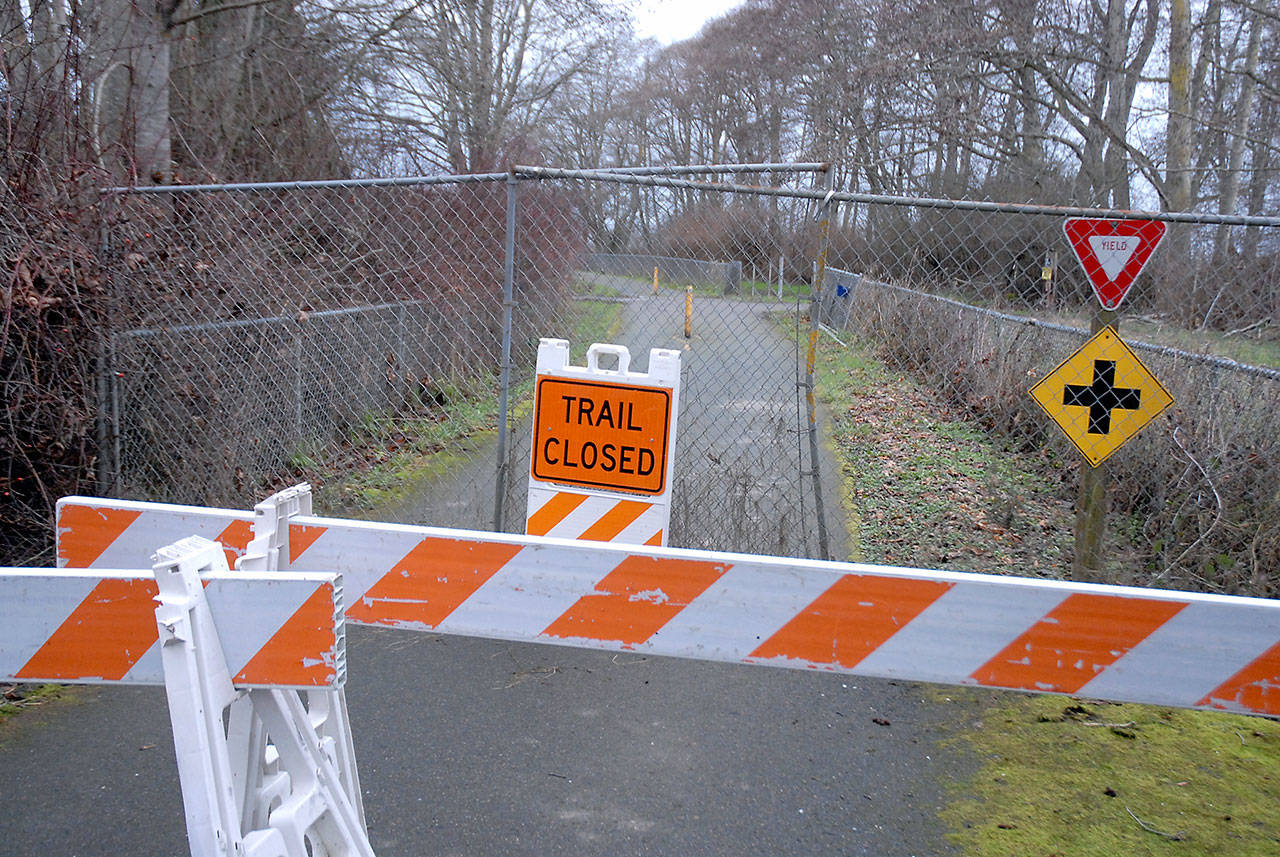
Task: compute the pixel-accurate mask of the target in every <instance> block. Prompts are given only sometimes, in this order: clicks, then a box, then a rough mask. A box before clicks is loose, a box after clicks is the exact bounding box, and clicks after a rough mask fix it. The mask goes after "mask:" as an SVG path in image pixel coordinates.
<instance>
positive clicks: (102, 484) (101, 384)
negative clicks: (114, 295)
mask: <svg viewBox="0 0 1280 857" xmlns="http://www.w3.org/2000/svg"><path fill="white" fill-rule="evenodd" d="M103 202H104V204H105V200H104V201H103ZM99 216H100V217H101V218H102V221H101V222H100V223H99V224H98V266H99V267H100V268H102V269H104V270H105V269H106V267H107V255H108V252H109V250H110V245H109V243H108V242H109V241H110V238H109V237H108V235H109V234H108V232H107V224H106V212H105V211H103V210H102V207H99ZM108 282H109V280H108ZM104 315H105V316H106V318H105V321H104V324H103V325H102V326H101V328H100V329H99V331H98V341H97V353H96V357H97V364H98V365H97V378H96V383H95V390H94V394H95V397H96V399H97V413H96V414H95V415H94V424H95V425H94V429H95V441H96V443H97V445H98V458H97V461H96V462H95V465H96V467H95V472H94V477H95V479H96V481H97V486H96V487H97V491H98V494H106V493H108V488H107V484H108V482H109V481H111V482H114V475H115V474H116V473H118V472H119V469H120V464H119V459H118V458H116V460H115V461H112V460H111V459H112V458H115V456H113V455H112V454H110V452H109V450H110V449H111V422H112V410H113V409H112V405H113V401H112V396H111V361H110V359H109V354H110V350H109V348H108V346H107V342H108V340H109V339H110V337H111V321H112V319H111V311H110V306H108V308H107V312H106V313H105V314H104ZM113 487H114V486H113Z"/></svg>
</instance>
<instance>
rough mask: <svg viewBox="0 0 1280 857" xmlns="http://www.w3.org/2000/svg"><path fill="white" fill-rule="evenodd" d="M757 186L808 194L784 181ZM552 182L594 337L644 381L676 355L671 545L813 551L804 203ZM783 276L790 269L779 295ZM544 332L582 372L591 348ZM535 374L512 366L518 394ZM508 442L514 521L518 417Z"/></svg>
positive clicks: (520, 437)
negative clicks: (576, 244)
mask: <svg viewBox="0 0 1280 857" xmlns="http://www.w3.org/2000/svg"><path fill="white" fill-rule="evenodd" d="M761 180H762V181H764V182H766V183H770V182H771V183H774V184H775V185H783V184H784V183H789V184H790V186H791V187H797V185H798V184H799V185H800V186H803V187H805V188H811V187H812V183H813V179H812V178H811V177H808V176H805V175H803V174H802V175H800V176H797V175H796V174H795V173H790V172H788V171H786V170H783V169H779V170H778V171H776V172H770V173H766V174H765V175H764V176H763V177H762V179H761ZM548 185H550V186H552V187H555V188H556V189H557V191H558V192H559V193H563V194H564V195H566V196H567V197H568V198H570V199H572V200H573V202H574V207H575V209H576V210H577V211H578V212H579V214H580V217H581V218H582V225H583V233H582V234H583V236H584V246H585V249H586V252H585V254H584V255H583V257H582V259H581V262H580V264H579V266H578V269H577V270H576V271H575V274H574V283H573V302H574V306H575V307H578V308H580V312H585V313H587V314H589V315H591V316H592V317H595V318H599V319H600V320H601V326H599V327H597V328H594V331H595V332H594V333H593V334H592V336H593V337H595V338H597V339H603V340H605V341H609V342H613V343H616V344H621V345H625V346H626V347H627V348H628V350H629V351H630V354H631V361H632V363H631V367H632V369H633V371H647V370H648V358H649V350H650V349H651V348H671V349H677V350H680V351H681V353H682V358H681V376H682V388H681V394H680V413H679V420H678V431H677V439H676V460H675V467H674V470H673V477H674V485H673V493H672V511H671V528H670V534H669V543H670V544H672V545H675V546H680V547H691V548H704V549H710V548H715V549H721V550H737V551H743V552H749V553H763V554H775V555H794V556H814V555H817V552H818V551H819V539H818V519H817V517H816V515H815V510H814V504H813V499H812V488H811V485H809V484H808V483H807V482H806V478H805V473H806V472H807V471H808V468H809V463H808V451H807V431H808V429H807V426H808V420H807V415H806V412H805V410H804V408H803V407H802V405H801V401H800V399H799V398H798V396H797V392H798V387H797V382H798V381H799V380H800V372H801V368H800V367H801V364H802V362H803V357H804V355H803V354H802V353H801V352H800V351H799V348H798V343H799V338H798V337H797V324H800V323H804V324H807V322H805V321H804V319H802V317H801V316H802V314H803V312H807V295H808V287H807V285H803V286H802V285H800V284H801V283H803V282H804V281H806V280H808V279H809V278H810V274H811V271H812V266H813V260H814V258H815V253H816V250H817V248H816V244H815V240H816V235H817V228H816V224H815V223H814V221H813V214H814V210H815V206H814V204H813V202H812V201H811V200H808V199H803V198H797V197H792V198H770V199H764V198H760V197H755V196H749V195H746V196H744V195H734V194H731V193H725V192H722V191H718V190H714V189H705V188H704V189H689V188H669V187H662V186H649V187H642V186H635V185H627V184H622V183H618V182H612V181H608V180H607V179H606V180H603V181H598V180H597V181H593V180H576V179H544V180H542V181H541V182H538V186H541V187H546V186H548ZM527 186H528V185H524V187H527ZM522 222H525V223H531V224H532V225H531V226H530V227H529V228H530V229H531V230H532V231H533V232H534V234H533V236H532V237H531V238H530V242H531V243H532V244H533V245H535V246H536V245H537V244H539V243H540V242H541V241H542V240H544V239H545V238H547V237H548V236H546V234H545V233H544V232H542V231H541V229H540V227H539V226H538V225H537V224H536V221H530V219H529V218H527V217H522ZM779 260H782V261H781V262H780V261H779ZM780 265H781V267H782V268H783V269H784V270H785V269H786V268H787V267H788V266H789V269H790V272H791V273H790V275H789V277H790V278H789V279H786V278H784V280H785V282H786V285H784V286H783V287H782V290H781V293H779V278H778V272H779V266H780ZM686 313H688V314H686ZM522 314H523V313H520V314H518V315H517V317H520V315H522ZM686 324H687V327H686ZM542 329H543V330H544V332H545V335H548V336H556V337H559V338H564V339H568V340H570V343H571V344H572V345H573V346H574V350H575V352H576V356H575V359H576V362H578V363H581V362H582V357H581V354H582V353H583V352H584V351H585V348H586V346H587V345H589V344H590V338H591V337H588V338H584V337H582V336H581V335H580V334H579V335H575V331H574V329H573V317H571V316H564V315H560V316H549V317H546V319H545V321H544V326H543V328H542ZM532 372H533V366H532V362H531V361H530V362H526V363H524V364H523V365H522V364H520V363H517V364H516V366H515V367H514V368H513V380H514V382H515V385H516V386H517V387H518V388H521V389H525V388H528V387H529V386H531V383H532ZM511 437H512V443H511V444H510V447H509V449H510V455H511V459H510V460H511V472H512V474H514V475H515V476H516V477H517V478H515V479H513V480H511V482H510V483H509V485H508V488H509V494H508V499H507V508H508V509H510V510H511V519H514V520H515V521H517V522H522V521H523V516H524V514H525V492H526V490H527V478H526V477H527V471H528V467H529V464H528V462H529V456H530V449H529V442H530V430H529V420H528V418H527V417H526V416H519V417H514V418H513V421H512V425H511ZM826 466H827V467H831V466H833V464H832V462H831V461H827V462H826ZM511 522H512V521H511V520H508V523H509V524H510V523H511Z"/></svg>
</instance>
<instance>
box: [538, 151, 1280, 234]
mask: <svg viewBox="0 0 1280 857" xmlns="http://www.w3.org/2000/svg"><path fill="white" fill-rule="evenodd" d="M515 172H516V174H517V175H519V176H522V177H524V178H531V179H593V180H596V181H605V182H617V183H620V184H638V185H647V186H650V187H672V188H687V189H690V190H709V191H718V192H720V193H744V194H756V195H758V196H779V197H787V198H791V199H811V200H815V201H818V202H823V203H826V202H854V203H858V202H861V203H872V204H878V205H902V206H909V207H912V208H937V209H950V210H955V211H981V212H992V213H1003V214H1032V215H1042V216H1046V217H1100V218H1110V219H1120V218H1140V219H1144V220H1162V221H1165V222H1168V223H1193V224H1201V225H1221V226H1265V227H1280V217H1262V216H1247V215H1235V214H1201V213H1198V212H1193V211H1129V210H1124V209H1115V208H1080V207H1075V206H1061V205H1035V204H1031V203H1014V202H990V201H986V200H976V199H938V198H931V197H914V196H894V195H890V194H877V193H855V192H853V191H839V190H831V191H827V190H822V189H812V190H808V189H802V188H780V187H764V186H760V185H744V184H734V183H731V182H706V181H698V180H695V179H682V178H674V177H669V176H654V175H639V174H636V173H634V172H609V171H607V170H565V169H557V168H552V167H521V166H518V167H515Z"/></svg>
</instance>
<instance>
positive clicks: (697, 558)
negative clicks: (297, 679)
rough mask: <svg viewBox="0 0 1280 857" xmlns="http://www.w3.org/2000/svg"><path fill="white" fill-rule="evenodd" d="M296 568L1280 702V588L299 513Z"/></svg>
mask: <svg viewBox="0 0 1280 857" xmlns="http://www.w3.org/2000/svg"><path fill="white" fill-rule="evenodd" d="M251 520H252V516H251V515H250V514H248V513H245V512H237V511H231V510H223V509H202V508H195V507H181V506H168V505H162V504H153V503H137V502H128V501H119V500H102V499H92V498H68V499H65V500H63V501H61V502H60V503H59V504H58V550H59V557H60V558H63V559H65V560H67V561H69V562H70V561H75V562H78V563H81V564H85V565H97V564H103V565H113V564H114V565H118V564H126V565H127V564H129V563H128V562H127V560H128V558H130V557H134V558H136V557H137V556H139V555H141V554H142V553H144V552H145V551H147V550H149V548H148V547H147V546H148V545H153V544H155V543H157V541H159V542H163V541H164V540H165V539H166V538H169V537H170V536H171V535H172V534H178V533H182V534H185V533H191V532H195V533H199V534H201V535H205V536H206V537H209V538H215V539H225V540H227V541H228V542H230V544H231V545H232V547H233V548H234V547H236V542H235V539H233V538H228V536H229V535H230V536H234V537H238V538H241V540H240V542H239V545H244V544H247V542H248V534H249V530H250V522H251ZM288 520H289V526H288V527H287V529H288V549H287V550H286V551H284V553H287V554H288V556H289V558H290V560H291V564H292V565H291V567H292V568H294V569H308V568H314V569H326V570H332V571H337V572H340V573H341V574H342V575H343V581H344V587H345V593H346V600H347V604H348V605H349V606H348V609H347V619H348V620H349V621H351V622H356V623H362V624H370V625H382V626H390V627H399V628H406V629H413V630H430V631H438V632H442V633H453V634H464V635H470V636H482V637H491V638H498V639H505V640H516V641H530V642H543V643H557V644H563V645H574V646H584V647H589V648H598V649H620V650H629V651H637V652H648V653H653V654H662V655H674V656H680V657H689V658H700V659H709V660H722V661H732V662H743V663H752V664H765V665H770V666H782V667H793V668H804V669H822V670H833V671H839V672H849V673H854V674H862V675H872V676H882V677H888V678H897V679H904V680H914V681H927V682H941V683H949V684H960V685H976V686H984V687H992V688H1007V689H1014V690H1026V691H1035V692H1054V693H1070V694H1079V695H1084V696H1089V697H1095V698H1099V699H1108V700H1115V701H1130V702H1146V703H1158V704H1165V705H1175V706H1182V707H1188V708H1205V709H1222V710H1228V711H1236V712H1243V713H1252V714H1262V715H1269V716H1280V602H1277V601H1270V600H1264V599H1255V598H1238V597H1227V596H1217V595H1203V594H1196V593H1185V592H1173V591H1162V590H1149V589H1135V588H1128V587H1118V586H1099V585H1089V584H1077V583H1065V582H1060V581H1045V580H1037V579H1027V578H1016V577H997V576H991V575H977V574H963V573H958V572H944V571H927V570H919V569H906V568H892V567H882V566H872V565H864V564H855V563H833V562H820V561H815V560H799V559H787V558H775V557H761V556H747V555H740V554H730V553H718V552H711V551H691V550H681V549H676V548H662V547H645V546H624V545H614V544H606V543H599V542H583V541H577V542H575V541H568V540H563V539H552V538H539V537H534V536H518V535H505V534H494V533H480V532H468V531H461V530H446V529H438V528H431V527H417V526H406V525H396V524H382V523H374V522H365V521H348V520H341V519H335V518H321V517H314V516H311V515H306V514H296V515H294V516H292V517H290V518H289V519H288Z"/></svg>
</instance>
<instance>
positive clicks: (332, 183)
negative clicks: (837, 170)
mask: <svg viewBox="0 0 1280 857" xmlns="http://www.w3.org/2000/svg"><path fill="white" fill-rule="evenodd" d="M830 168H831V165H830V164H825V163H816V162H803V163H760V164H691V165H687V166H664V167H603V168H601V169H598V170H591V171H590V172H599V173H607V174H609V175H635V176H675V175H694V174H707V175H739V174H747V173H775V172H793V173H822V172H826V171H827V170H829V169H830ZM523 169H526V168H525V167H516V168H515V169H514V170H513V173H515V174H518V173H519V171H520V170H523ZM510 175H512V173H474V174H470V175H449V176H402V177H400V178H372V179H316V180H309V181H292V182H224V183H221V184H179V185H142V186H120V187H106V188H102V189H101V190H100V193H102V194H147V193H150V194H155V193H213V192H217V191H268V190H332V189H342V188H362V187H405V186H409V187H412V186H415V185H439V184H465V183H469V182H495V181H503V180H505V179H507V178H508V177H509V176H510Z"/></svg>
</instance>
